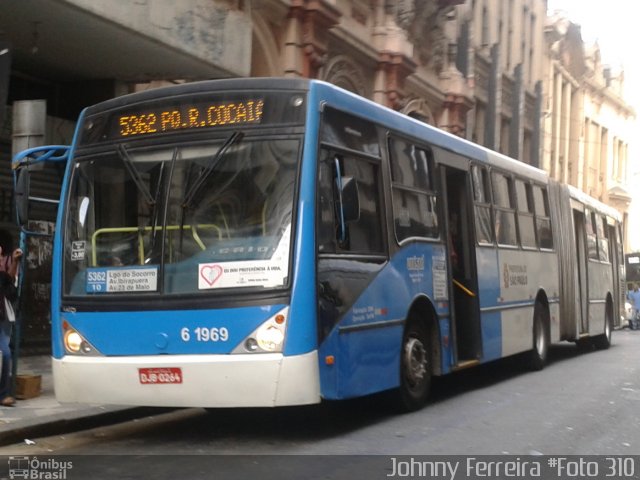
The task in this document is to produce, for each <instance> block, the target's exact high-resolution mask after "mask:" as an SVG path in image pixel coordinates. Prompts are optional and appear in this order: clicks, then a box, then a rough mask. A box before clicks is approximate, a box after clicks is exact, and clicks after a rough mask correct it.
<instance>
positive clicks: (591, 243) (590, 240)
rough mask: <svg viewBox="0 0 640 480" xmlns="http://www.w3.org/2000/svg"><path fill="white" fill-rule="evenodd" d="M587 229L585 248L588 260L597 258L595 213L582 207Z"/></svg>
mask: <svg viewBox="0 0 640 480" xmlns="http://www.w3.org/2000/svg"><path fill="white" fill-rule="evenodd" d="M584 216H585V219H586V222H585V228H586V230H587V250H588V255H589V259H590V260H598V259H599V257H598V236H597V234H596V215H595V213H594V212H592V211H590V210H587V209H586V208H585V209H584Z"/></svg>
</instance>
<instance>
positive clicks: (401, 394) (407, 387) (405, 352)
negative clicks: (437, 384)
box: [394, 321, 432, 412]
mask: <svg viewBox="0 0 640 480" xmlns="http://www.w3.org/2000/svg"><path fill="white" fill-rule="evenodd" d="M431 376H432V370H431V348H430V344H429V335H428V331H427V329H426V328H425V326H424V325H423V324H421V323H419V322H417V321H412V322H409V323H408V324H407V327H406V329H405V332H404V335H403V337H402V350H401V351H400V387H399V388H398V389H397V391H396V392H395V402H394V403H395V404H396V406H397V407H398V409H399V410H400V411H403V412H412V411H415V410H419V409H420V408H422V407H423V406H424V404H425V403H426V402H427V398H428V397H429V391H430V390H431Z"/></svg>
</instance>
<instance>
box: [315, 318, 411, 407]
mask: <svg viewBox="0 0 640 480" xmlns="http://www.w3.org/2000/svg"><path fill="white" fill-rule="evenodd" d="M401 343H402V326H401V325H397V326H394V327H387V328H378V329H370V330H356V331H351V332H343V333H340V332H338V331H337V330H334V332H333V333H332V335H331V337H330V338H328V339H327V341H326V342H325V343H324V344H323V347H322V348H321V349H320V361H321V365H320V381H321V385H322V396H323V397H324V398H326V399H342V398H352V397H358V396H362V395H368V394H370V393H375V392H380V391H382V390H388V389H391V388H394V387H397V386H398V380H399V378H400V377H399V372H400V356H399V351H400V345H401ZM329 351H332V352H338V354H337V355H335V354H333V353H332V355H334V358H335V364H333V365H327V364H326V362H325V361H324V360H325V357H326V355H327V352H329Z"/></svg>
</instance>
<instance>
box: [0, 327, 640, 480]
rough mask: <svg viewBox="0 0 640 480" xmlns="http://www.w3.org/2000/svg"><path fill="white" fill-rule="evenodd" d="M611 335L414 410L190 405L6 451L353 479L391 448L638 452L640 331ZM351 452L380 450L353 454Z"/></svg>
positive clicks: (515, 364) (503, 369) (455, 384)
mask: <svg viewBox="0 0 640 480" xmlns="http://www.w3.org/2000/svg"><path fill="white" fill-rule="evenodd" d="M613 342H614V343H613V345H612V347H611V348H610V349H609V350H605V351H593V352H588V353H582V352H579V351H578V349H577V348H576V347H575V346H574V345H573V344H561V345H557V346H554V347H553V348H552V350H551V352H550V355H551V359H550V364H549V365H548V366H547V367H546V368H545V369H544V370H543V371H541V372H528V371H527V370H526V369H525V368H524V366H523V364H522V362H520V361H518V359H506V360H502V361H499V362H495V363H493V364H490V365H487V366H483V367H480V368H477V369H474V370H468V371H464V372H460V373H458V374H454V375H451V376H448V377H445V378H443V379H439V380H438V381H437V382H436V383H435V385H434V393H433V396H432V397H433V398H432V401H431V402H430V404H429V405H427V406H426V407H425V408H424V409H423V410H421V411H419V412H415V413H411V414H405V415H398V414H395V413H393V412H392V411H391V410H390V409H389V408H388V407H387V406H386V404H385V402H384V399H383V398H380V397H371V398H365V399H359V400H353V401H345V402H330V403H325V404H321V405H317V406H311V407H300V408H283V409H275V410H273V409H268V410H265V409H242V410H232V409H225V410H215V411H211V412H207V411H205V410H202V409H187V410H178V411H175V412H172V413H168V414H163V415H158V416H156V417H150V418H145V419H140V420H136V421H131V422H126V423H123V424H119V425H115V426H108V427H101V428H97V429H93V430H88V431H84V432H78V433H74V434H69V435H64V436H55V437H48V438H42V439H35V441H36V444H35V445H31V446H25V445H14V446H7V447H4V448H0V455H41V456H42V455H51V454H55V455H78V454H82V455H92V454H99V455H107V456H105V457H83V460H82V461H83V462H89V463H88V465H89V466H91V467H97V466H98V465H100V466H101V467H100V471H101V472H104V474H105V476H104V477H102V476H95V475H92V478H94V479H95V480H97V479H99V478H109V477H108V476H107V475H111V477H110V478H114V476H115V477H116V478H152V477H151V476H149V477H145V476H140V477H138V476H136V474H134V473H132V470H130V475H129V476H125V477H123V476H122V475H116V474H115V472H114V471H113V469H114V468H116V469H118V468H125V465H126V464H127V462H129V461H132V460H131V459H137V460H138V463H136V465H138V464H139V465H146V466H145V467H144V468H145V471H146V473H148V474H150V473H151V472H153V473H154V475H153V478H182V477H184V478H188V477H189V476H191V477H192V478H199V476H198V472H200V473H202V472H208V471H212V469H214V470H215V471H216V472H218V474H217V475H216V478H244V477H245V475H242V476H236V474H238V473H239V470H238V468H240V467H239V465H242V469H245V470H246V471H245V472H244V473H246V474H247V475H248V476H255V475H256V474H259V475H260V476H262V477H264V478H269V476H268V475H267V476H266V477H265V471H268V472H271V473H272V474H274V478H280V479H282V478H293V477H289V476H287V475H281V476H279V477H278V476H277V475H275V473H274V472H276V471H277V469H274V468H269V465H270V464H271V463H270V462H273V463H274V464H277V465H279V466H280V467H282V466H286V468H288V469H290V471H291V472H293V471H294V470H295V469H296V468H302V469H304V470H305V471H306V470H309V471H313V472H314V475H312V476H309V475H307V477H309V478H315V476H316V475H317V478H352V479H353V478H361V476H360V473H362V472H363V471H365V470H366V469H367V468H370V469H374V471H375V472H377V473H378V474H380V475H382V473H383V472H386V473H385V474H384V475H383V476H382V477H379V478H383V477H384V476H386V474H388V473H389V472H390V471H391V470H392V466H391V464H390V463H389V462H390V457H391V456H399V455H404V456H418V455H466V456H468V455H505V454H510V455H517V456H523V458H524V456H528V455H587V454H601V455H639V454H640V374H639V373H640V331H633V332H632V331H618V332H614V340H613ZM110 455H127V456H128V457H125V460H116V459H117V458H120V457H110ZM182 455H216V456H217V457H213V458H212V457H207V456H203V457H179V456H182ZM229 455H234V456H236V457H228V456H229ZM243 455H249V456H250V457H242V456H243ZM256 455H260V456H263V455H264V457H255V456H256ZM283 455H298V457H282V456H283ZM299 455H310V456H313V455H341V456H343V457H329V456H326V457H305V456H299ZM351 455H355V456H367V455H383V457H345V456H351ZM148 456H153V457H148ZM42 458H44V457H42ZM74 458H76V459H78V458H79V457H74ZM149 458H152V459H153V460H152V463H153V465H148V463H149V462H150V460H149ZM184 458H187V459H188V460H186V461H184ZM87 459H93V460H90V461H89V460H87ZM347 459H349V460H348V461H347ZM211 462H215V468H214V467H213V466H212V464H211ZM637 463H638V462H637ZM312 466H313V468H311V467H312ZM272 467H273V465H272ZM636 467H637V468H636V469H637V470H638V471H640V463H639V464H638V465H636ZM127 468H128V467H127ZM127 468H125V470H127ZM253 470H255V472H254V471H253ZM76 471H79V470H76ZM167 472H173V473H174V474H175V472H181V474H180V477H178V476H175V475H174V476H169V473H167ZM225 472H227V473H228V474H229V475H231V476H229V477H226V476H225ZM256 472H262V473H256ZM323 472H324V473H323ZM336 472H340V476H336V475H334V474H335V473H336ZM163 474H166V475H167V476H166V477H164V476H163ZM182 474H184V476H183V475H182ZM342 475H344V477H343V476H342ZM374 476H375V475H374ZM67 478H69V479H70V480H72V479H73V478H76V477H73V476H68V477H67ZM247 478H248V477H247ZM432 478H436V477H432ZM441 478H445V477H444V476H443V477H441ZM458 478H463V477H458ZM464 478H466V477H464ZM603 478H604V477H603ZM634 478H637V475H636V476H635V477H634Z"/></svg>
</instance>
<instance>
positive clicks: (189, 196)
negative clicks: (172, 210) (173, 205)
mask: <svg viewBox="0 0 640 480" xmlns="http://www.w3.org/2000/svg"><path fill="white" fill-rule="evenodd" d="M242 137H244V133H242V132H240V131H236V132H233V133H232V134H231V135H230V136H229V138H227V139H226V140H225V142H224V143H223V144H222V146H221V147H220V148H219V149H218V151H217V152H216V154H215V155H214V156H213V157H211V158H210V159H209V161H208V162H207V165H206V167H205V168H204V170H203V171H202V173H201V174H200V178H198V179H197V180H196V181H195V182H194V183H193V185H191V187H189V190H187V192H186V193H185V195H184V200H183V202H182V209H183V211H184V210H186V209H187V208H189V207H190V206H191V202H192V201H193V199H194V197H195V196H196V193H198V191H199V190H200V188H201V187H202V185H204V183H205V182H206V180H207V178H209V175H211V172H213V169H214V168H216V166H217V165H218V163H219V162H220V160H221V159H222V157H224V154H225V153H227V150H229V147H231V145H233V144H234V143H236V142H238V141H240V140H241V139H242Z"/></svg>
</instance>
